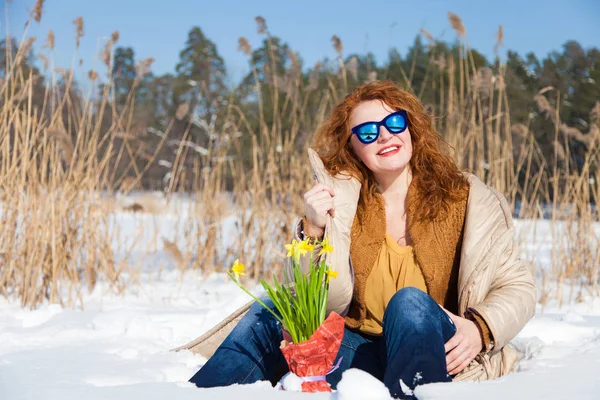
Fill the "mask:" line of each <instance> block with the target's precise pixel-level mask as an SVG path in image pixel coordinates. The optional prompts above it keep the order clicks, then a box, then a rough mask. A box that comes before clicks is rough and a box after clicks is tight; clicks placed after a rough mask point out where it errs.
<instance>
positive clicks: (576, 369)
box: [0, 212, 600, 400]
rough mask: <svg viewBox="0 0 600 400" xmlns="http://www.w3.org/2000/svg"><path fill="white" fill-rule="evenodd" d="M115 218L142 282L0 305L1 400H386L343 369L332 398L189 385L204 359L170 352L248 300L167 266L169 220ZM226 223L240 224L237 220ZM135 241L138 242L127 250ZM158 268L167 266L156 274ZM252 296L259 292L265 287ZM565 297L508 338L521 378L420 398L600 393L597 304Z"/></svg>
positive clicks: (543, 253)
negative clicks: (35, 303)
mask: <svg viewBox="0 0 600 400" xmlns="http://www.w3.org/2000/svg"><path fill="white" fill-rule="evenodd" d="M114 223H115V224H117V225H119V226H120V228H121V232H122V233H124V235H123V237H122V238H121V239H120V241H119V240H115V248H117V246H119V247H118V248H120V249H122V248H129V249H133V250H132V251H130V252H127V257H128V258H137V259H138V261H139V262H140V263H142V264H143V265H142V266H144V267H145V268H144V270H143V272H140V274H139V278H138V279H139V280H140V285H138V286H132V287H131V288H128V289H127V291H126V292H125V293H124V294H123V295H120V296H119V295H116V294H114V293H112V292H111V291H110V290H109V289H108V287H107V286H106V285H105V284H103V283H102V282H100V283H99V284H98V285H97V286H96V288H95V289H94V291H93V292H92V293H89V294H83V309H82V308H67V307H65V308H63V307H61V306H59V305H57V304H44V305H42V306H40V307H39V308H38V309H36V310H29V309H23V308H21V307H20V306H19V303H18V301H17V300H15V299H10V300H7V299H4V298H0V400H20V399H36V400H39V399H44V400H45V399H48V400H71V399H73V400H75V399H77V400H80V399H107V398H109V399H111V400H130V399H138V398H140V399H145V400H146V399H165V398H173V399H175V398H176V399H182V400H183V399H192V398H193V399H199V398H210V399H231V398H236V397H240V398H241V397H242V396H243V397H244V398H245V399H251V398H260V399H267V400H269V399H306V398H311V399H371V398H373V399H374V398H378V399H384V398H389V396H388V393H387V389H386V388H385V387H384V386H383V384H382V383H381V382H379V381H378V380H376V379H375V378H373V377H371V376H370V375H368V374H367V373H365V372H363V371H360V370H354V369H351V370H348V371H346V372H345V373H344V374H343V378H342V381H341V382H340V384H339V388H338V391H337V392H336V393H319V394H306V393H294V392H289V391H281V390H278V389H277V388H272V387H271V386H270V384H269V383H268V382H258V383H255V384H252V385H233V386H231V387H227V388H214V389H197V388H196V387H194V386H193V385H191V384H189V383H187V380H188V379H189V378H190V377H191V376H192V375H193V374H194V373H195V372H196V371H197V369H198V368H200V366H202V365H203V363H204V362H205V361H206V360H205V359H204V358H203V357H201V356H198V355H195V354H192V353H190V352H188V351H181V352H177V353H176V352H172V351H170V349H172V348H175V347H177V346H180V345H182V344H184V343H187V342H188V341H190V340H192V339H194V338H196V337H197V336H199V335H200V334H202V333H203V332H205V331H207V330H208V329H210V328H211V327H213V326H214V325H215V324H216V323H218V322H219V321H220V320H221V319H222V318H223V317H225V316H226V315H228V314H229V313H230V312H232V311H234V310H235V309H237V308H238V307H240V306H242V305H243V304H245V303H246V302H247V301H248V300H249V299H248V297H247V295H245V294H244V293H243V292H242V291H240V290H239V288H237V286H235V285H234V284H233V283H232V282H230V281H229V280H228V279H227V277H226V276H225V275H224V274H223V273H213V274H211V275H209V276H204V277H203V276H202V275H201V274H200V273H199V272H197V271H190V272H187V273H185V275H183V276H182V275H181V273H180V272H179V271H178V270H177V268H175V267H174V266H173V265H170V264H169V261H168V260H169V257H168V256H167V255H166V254H164V251H163V250H161V249H160V246H159V245H158V244H156V243H155V241H156V237H157V235H156V234H153V233H155V232H156V230H157V229H158V231H159V233H160V234H159V235H158V237H160V236H163V237H166V238H173V237H176V236H177V235H175V234H174V230H176V229H178V228H177V226H178V222H177V220H176V219H175V218H172V216H170V215H169V214H166V215H144V214H135V215H134V214H130V213H121V212H118V213H116V214H115V219H114ZM226 224H227V226H228V227H229V228H227V229H233V228H232V226H233V225H234V223H233V221H232V219H231V218H228V219H227V220H226ZM149 226H151V228H149ZM517 228H518V229H517V230H518V234H519V238H520V241H521V243H523V244H524V245H523V246H522V251H523V258H524V259H526V260H531V261H532V262H533V263H535V265H536V266H537V267H538V268H540V267H541V268H546V267H549V265H550V262H551V246H552V238H551V235H549V229H550V228H549V226H548V223H547V222H546V221H542V223H541V224H540V225H539V226H538V227H536V229H532V227H531V223H530V222H529V221H518V223H517ZM596 228H598V227H596ZM596 232H600V229H596ZM125 233H127V234H125ZM534 234H535V235H534ZM223 236H224V237H225V238H226V237H228V235H223ZM132 237H135V238H137V240H139V241H140V242H139V243H137V242H136V243H133V244H132V243H128V242H127V241H128V240H130V239H128V238H132ZM117 242H119V243H117ZM182 246H183V245H182ZM148 248H150V249H152V251H150V252H149V251H148V250H147V249H148ZM142 249H144V250H142ZM123 254H125V253H123ZM124 257H125V256H124ZM157 260H158V261H157ZM158 263H163V264H164V265H161V266H160V268H159V267H155V268H154V269H153V268H152V266H153V265H156V264H158ZM554 286H556V284H554ZM252 289H253V292H254V293H256V294H259V293H260V290H261V288H260V287H259V286H256V287H254V288H252ZM570 290H571V289H570V288H569V287H566V288H565V290H564V291H563V292H564V298H565V301H564V302H563V305H562V307H560V308H559V307H558V305H557V303H556V301H555V300H552V301H549V302H548V303H547V304H545V306H544V308H543V309H542V306H541V305H538V310H537V313H536V315H535V317H534V318H533V319H532V320H531V321H530V322H529V323H528V324H527V325H526V326H525V328H524V329H523V330H522V331H521V332H520V333H519V335H518V336H517V337H516V338H515V339H514V340H513V341H512V345H514V346H515V348H517V349H518V350H519V352H520V353H521V354H522V357H523V360H522V361H521V362H520V364H519V367H518V371H517V372H516V373H513V374H510V375H508V376H505V377H502V378H501V379H498V380H495V381H488V382H481V383H450V384H430V385H425V386H419V387H417V389H416V390H415V395H416V396H417V397H418V398H419V399H442V398H444V399H447V398H461V399H471V398H472V399H475V398H477V399H481V398H485V399H503V400H504V399H506V398H514V399H537V398H546V399H564V398H567V397H572V398H576V399H598V398H600V380H598V372H600V299H599V298H598V297H593V296H591V295H589V294H586V293H585V292H584V294H583V295H582V296H579V298H578V299H577V302H576V301H575V300H570V299H572V298H574V297H577V296H571V295H570V293H569V292H570ZM577 290H578V288H577ZM577 293H578V292H577ZM551 298H552V296H551ZM386 396H387V397H386Z"/></svg>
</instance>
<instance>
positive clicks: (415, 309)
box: [383, 287, 438, 331]
mask: <svg viewBox="0 0 600 400" xmlns="http://www.w3.org/2000/svg"><path fill="white" fill-rule="evenodd" d="M432 307H438V305H437V303H436V302H435V301H434V300H433V299H432V298H431V297H430V296H429V295H428V294H427V293H425V292H423V291H422V290H420V289H417V288H414V287H405V288H403V289H400V290H398V291H397V292H396V294H394V296H392V298H391V299H390V301H389V303H388V305H387V307H386V310H385V313H384V316H383V323H384V327H385V325H386V322H387V324H388V325H389V324H393V323H394V322H401V323H402V325H403V326H405V327H407V326H410V327H412V328H414V329H416V330H419V331H421V330H423V329H427V326H429V325H431V324H430V323H429V322H431V321H432V320H434V319H435V311H436V310H435V309H433V308H432Z"/></svg>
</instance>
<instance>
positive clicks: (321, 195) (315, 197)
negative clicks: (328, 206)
mask: <svg viewBox="0 0 600 400" xmlns="http://www.w3.org/2000/svg"><path fill="white" fill-rule="evenodd" d="M323 199H327V200H331V199H333V197H332V196H331V195H330V194H329V192H327V191H325V190H324V191H322V192H317V193H315V194H313V195H311V196H310V197H307V198H306V202H307V203H315V202H317V201H319V200H323Z"/></svg>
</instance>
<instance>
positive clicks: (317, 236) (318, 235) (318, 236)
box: [302, 216, 325, 241]
mask: <svg viewBox="0 0 600 400" xmlns="http://www.w3.org/2000/svg"><path fill="white" fill-rule="evenodd" d="M302 231H303V232H304V235H305V236H306V238H307V239H311V240H312V241H319V240H322V239H323V234H324V233H325V230H324V229H320V228H315V227H314V226H313V225H312V224H311V223H310V222H308V219H307V218H306V216H304V217H302Z"/></svg>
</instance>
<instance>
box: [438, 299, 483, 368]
mask: <svg viewBox="0 0 600 400" xmlns="http://www.w3.org/2000/svg"><path fill="white" fill-rule="evenodd" d="M444 311H446V314H448V315H449V316H450V318H452V321H453V322H454V325H456V333H455V334H454V336H452V338H451V339H450V340H448V342H446V345H445V346H444V348H445V350H446V368H447V369H448V373H449V374H450V375H456V374H458V373H459V372H461V371H462V370H463V369H465V368H466V367H467V365H469V363H470V362H471V360H473V359H474V358H475V356H476V355H477V354H479V352H480V351H481V348H482V347H483V342H482V340H481V334H480V333H479V328H477V325H475V322H473V321H471V320H470V319H466V318H462V317H459V316H458V315H454V314H452V313H451V312H450V311H448V310H446V309H444Z"/></svg>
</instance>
